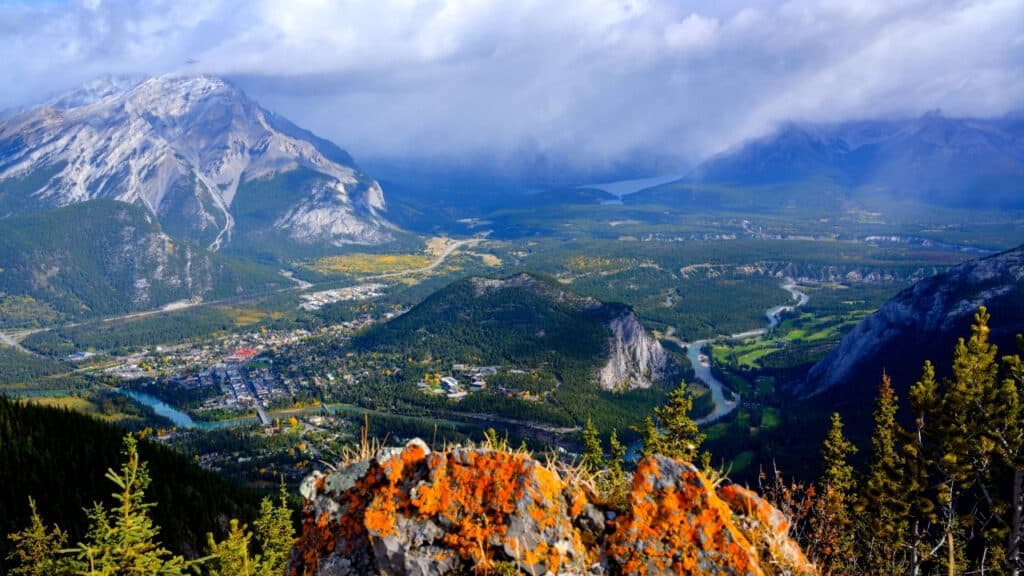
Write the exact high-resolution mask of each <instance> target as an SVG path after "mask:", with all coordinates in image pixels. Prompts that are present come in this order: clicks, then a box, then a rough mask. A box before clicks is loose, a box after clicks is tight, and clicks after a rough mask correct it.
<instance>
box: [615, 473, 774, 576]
mask: <svg viewBox="0 0 1024 576" xmlns="http://www.w3.org/2000/svg"><path fill="white" fill-rule="evenodd" d="M661 473H662V471H660V470H659V466H658V462H657V461H656V460H655V459H653V458H648V459H645V460H642V461H641V462H640V463H639V464H638V466H637V470H636V474H635V476H634V481H633V486H632V487H631V489H630V491H629V494H628V503H629V508H628V510H627V512H626V514H625V515H624V516H623V517H622V518H620V519H619V520H618V522H617V523H616V530H615V532H614V533H613V534H612V535H611V537H610V538H609V543H608V547H607V552H608V556H609V557H610V558H611V559H613V560H614V561H615V562H616V563H617V564H618V565H619V567H620V568H621V570H622V572H623V573H627V574H650V573H665V572H668V571H671V572H674V573H677V574H699V573H702V570H703V569H704V568H703V566H702V565H706V566H715V567H718V568H719V569H722V570H724V571H728V572H730V573H735V574H752V575H757V574H761V573H762V572H761V570H760V569H759V568H758V566H757V563H756V562H755V557H754V556H753V554H752V552H751V546H750V544H749V542H748V541H747V540H746V539H745V538H744V537H743V535H742V534H741V533H740V532H739V531H738V530H737V529H736V527H734V526H733V525H732V523H731V522H730V519H731V513H730V512H729V509H728V507H727V506H726V505H725V504H724V503H723V502H722V501H721V500H720V499H719V498H718V497H717V496H716V495H715V492H714V489H713V488H712V487H711V485H710V484H709V483H708V481H707V479H705V478H704V477H703V476H702V475H701V474H700V473H699V472H697V471H695V470H689V469H686V470H685V471H683V472H681V473H680V476H679V478H678V482H675V483H673V484H672V485H669V486H666V487H664V488H661V489H655V484H656V480H657V478H658V477H659V475H660V474H661Z"/></svg>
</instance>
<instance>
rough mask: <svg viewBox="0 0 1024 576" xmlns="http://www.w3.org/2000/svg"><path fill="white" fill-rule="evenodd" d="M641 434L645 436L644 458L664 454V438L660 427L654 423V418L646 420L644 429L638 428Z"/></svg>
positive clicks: (648, 417)
mask: <svg viewBox="0 0 1024 576" xmlns="http://www.w3.org/2000/svg"><path fill="white" fill-rule="evenodd" d="M637 432H639V433H640V434H641V435H642V436H643V444H644V449H643V455H644V458H649V457H651V456H654V455H657V454H664V449H663V448H662V443H663V440H662V436H661V431H660V430H658V425H657V424H655V423H654V418H653V417H651V416H647V417H645V418H644V425H643V427H642V428H638V429H637Z"/></svg>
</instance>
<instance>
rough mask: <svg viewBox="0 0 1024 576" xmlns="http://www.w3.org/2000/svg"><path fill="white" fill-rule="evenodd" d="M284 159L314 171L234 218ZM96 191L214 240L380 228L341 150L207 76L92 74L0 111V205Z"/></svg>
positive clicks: (52, 202) (280, 170)
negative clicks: (282, 194)
mask: <svg viewBox="0 0 1024 576" xmlns="http://www.w3.org/2000/svg"><path fill="white" fill-rule="evenodd" d="M296 170H304V171H306V173H307V174H309V175H315V178H312V177H311V178H306V179H304V180H303V181H302V182H301V186H300V187H299V188H298V189H297V190H290V191H289V193H290V194H291V197H290V198H289V202H288V203H286V204H283V205H276V206H273V208H274V210H273V211H272V212H269V213H267V214H265V221H260V222H252V221H246V222H244V224H245V225H244V226H243V223H241V222H238V223H236V214H235V207H236V205H239V204H242V205H245V204H246V202H250V203H251V199H250V198H247V197H246V196H247V194H248V193H249V192H250V191H251V190H252V189H253V188H254V187H255V188H259V185H260V183H263V184H266V183H275V182H277V181H278V180H279V179H281V178H282V177H285V176H286V175H288V174H289V173H291V172H294V171H296ZM280 186H283V184H279V185H278V187H280ZM97 198H105V199H113V200H118V201H121V202H126V203H131V204H139V205H142V206H145V207H146V208H147V210H148V211H149V212H150V213H152V214H153V215H154V216H156V217H157V219H158V220H159V221H160V223H161V225H162V226H163V227H164V229H165V230H166V231H168V232H169V233H171V234H172V235H174V236H176V237H178V238H187V239H191V240H195V241H196V242H198V243H200V244H202V245H204V246H208V247H209V248H211V249H214V250H216V249H219V248H221V247H223V246H225V245H227V244H228V243H229V242H231V241H232V239H233V238H234V237H236V236H239V235H242V236H244V235H246V234H259V235H263V236H270V237H272V238H275V239H283V240H287V241H290V242H294V243H297V244H313V243H326V244H333V245H341V244H348V243H367V244H376V243H381V242H385V241H387V240H389V239H390V238H391V235H390V233H389V230H390V228H391V227H390V225H389V224H388V223H387V222H386V220H385V219H384V216H383V213H384V211H385V203H384V196H383V192H382V190H381V188H380V186H379V185H378V184H377V183H376V181H374V180H373V179H371V178H369V177H368V176H366V175H365V174H363V173H362V172H360V171H359V169H358V168H356V166H355V165H354V163H353V162H352V158H351V157H350V156H349V155H348V154H347V153H345V152H344V151H343V150H341V149H340V148H338V147H337V146H335V145H334V144H331V143H330V142H327V141H325V140H323V139H320V138H317V137H316V136H314V135H313V134H311V133H309V132H307V131H305V130H302V129H300V128H298V127H296V126H295V125H293V124H292V123H290V122H288V121H287V120H285V119H284V118H281V117H279V116H277V115H275V114H273V113H271V112H268V111H267V110H264V109H263V108H261V107H260V106H259V105H258V104H256V103H255V102H254V101H252V100H251V99H250V98H249V97H248V96H246V95H245V94H244V93H243V92H242V91H241V90H239V89H238V88H236V87H235V86H233V85H231V84H229V83H228V82H225V81H224V80H222V79H219V78H215V77H208V76H162V77H159V78H148V79H144V80H141V81H138V80H126V79H116V80H114V79H108V80H103V81H97V82H95V83H93V84H91V85H88V86H85V87H83V88H82V89H80V90H77V91H75V92H72V93H70V94H67V95H64V96H62V97H60V98H57V99H54V100H51V101H50V102H47V103H45V104H43V105H42V106H39V107H37V108H34V109H30V110H27V111H22V112H18V113H15V114H13V115H10V116H8V117H5V118H4V119H3V120H2V121H0V217H2V216H3V215H9V214H12V213H19V212H24V211H31V210H42V209H46V208H52V207H56V206H65V205H68V204H73V203H78V202H83V201H86V200H91V199H97ZM257 202H259V201H257Z"/></svg>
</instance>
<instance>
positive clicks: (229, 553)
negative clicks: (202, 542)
mask: <svg viewBox="0 0 1024 576" xmlns="http://www.w3.org/2000/svg"><path fill="white" fill-rule="evenodd" d="M206 538H207V540H208V541H209V546H210V556H212V557H213V561H212V562H211V566H210V568H209V576H254V575H255V574H257V572H256V569H257V567H256V565H255V562H254V559H253V558H251V557H250V552H249V544H250V541H251V540H252V533H251V532H249V531H248V529H247V527H246V526H245V525H244V524H239V522H238V520H237V519H235V518H232V519H231V528H230V530H229V531H228V536H227V538H226V539H225V540H224V541H222V542H217V541H215V540H214V538H213V534H207V535H206ZM283 572H284V569H283V568H282V569H281V571H280V572H278V573H277V574H282V573H283Z"/></svg>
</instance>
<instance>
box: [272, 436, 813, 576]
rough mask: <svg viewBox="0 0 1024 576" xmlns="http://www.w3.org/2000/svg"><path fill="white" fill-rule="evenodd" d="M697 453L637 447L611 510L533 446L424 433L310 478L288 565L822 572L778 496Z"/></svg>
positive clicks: (301, 570)
mask: <svg viewBox="0 0 1024 576" xmlns="http://www.w3.org/2000/svg"><path fill="white" fill-rule="evenodd" d="M721 492H722V493H721V494H719V493H718V492H716V490H715V488H714V487H713V486H711V484H710V483H709V482H708V480H707V479H706V478H705V477H704V476H703V475H702V474H701V473H700V472H699V471H698V470H696V469H695V468H694V467H693V466H692V465H690V464H687V463H685V462H677V461H673V460H670V459H666V458H649V459H646V460H644V461H642V462H641V463H640V464H639V466H638V468H637V472H636V474H635V477H634V482H633V486H632V489H631V490H630V495H629V503H628V504H629V505H628V508H627V509H626V510H625V511H624V512H621V513H619V514H612V513H610V512H611V511H609V510H607V509H606V507H604V506H602V504H601V503H599V502H592V501H591V498H589V497H588V494H589V492H588V491H586V490H585V489H584V488H583V487H577V486H571V485H569V484H568V483H567V482H566V481H565V480H564V479H563V477H562V476H560V475H559V474H558V473H557V472H556V471H555V470H554V469H552V468H551V467H549V466H547V465H544V464H542V463H540V462H538V461H536V460H534V459H533V458H531V457H530V456H529V455H527V454H522V453H510V452H507V451H501V450H492V449H486V448H456V449H454V450H452V451H449V452H431V451H430V449H429V448H428V447H427V446H426V445H425V444H423V442H421V441H418V440H416V441H413V442H411V443H410V444H409V445H408V446H407V447H406V448H405V449H403V450H401V451H391V452H389V453H386V454H385V455H383V456H381V457H379V458H378V459H376V460H372V461H370V462H365V463H359V464H355V465H353V466H350V467H347V468H345V469H342V470H339V471H336V472H332V473H330V474H326V475H324V474H321V473H314V474H313V475H312V476H310V477H309V478H307V479H306V481H305V482H304V483H303V486H302V493H303V496H305V497H306V499H307V506H306V519H305V522H304V526H303V534H302V537H301V538H300V539H299V541H298V543H297V545H296V547H295V549H294V550H293V553H292V558H291V562H290V564H289V570H288V572H289V574H291V575H295V576H298V575H303V576H313V575H318V576H348V575H356V574H388V575H390V576H397V575H401V574H412V575H423V576H426V575H441V574H464V573H474V572H476V573H488V572H492V573H493V572H498V569H499V568H500V569H501V570H502V573H504V571H506V570H508V569H511V568H514V569H515V570H517V571H518V572H519V573H521V574H537V575H542V574H551V575H557V574H564V575H569V574H579V575H582V574H705V573H711V574H736V575H739V574H744V575H746V574H750V575H760V574H794V575H797V574H801V575H802V574H808V575H810V574H814V573H815V571H814V569H813V567H812V566H811V565H810V564H809V563H807V561H806V559H804V556H803V554H802V553H801V551H800V549H799V547H798V546H797V545H796V543H795V542H793V541H792V540H791V539H790V538H789V537H788V535H787V533H786V531H787V528H788V525H787V522H786V519H785V517H784V516H782V514H781V513H779V512H778V511H777V510H775V509H774V508H772V507H771V506H770V505H768V504H767V503H766V502H764V501H763V500H761V499H760V498H758V497H757V495H755V494H753V493H751V492H749V491H746V490H743V489H741V488H738V487H732V486H729V487H725V488H723V489H722V491H721Z"/></svg>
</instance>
